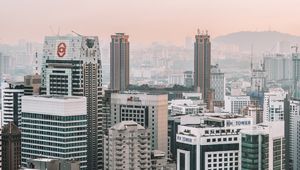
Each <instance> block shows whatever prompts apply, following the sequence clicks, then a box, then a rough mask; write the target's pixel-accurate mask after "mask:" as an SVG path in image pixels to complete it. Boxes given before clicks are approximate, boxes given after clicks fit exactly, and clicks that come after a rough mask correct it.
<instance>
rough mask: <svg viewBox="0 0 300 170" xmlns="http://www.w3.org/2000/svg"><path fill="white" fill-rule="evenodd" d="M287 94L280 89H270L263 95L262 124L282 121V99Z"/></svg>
mask: <svg viewBox="0 0 300 170" xmlns="http://www.w3.org/2000/svg"><path fill="white" fill-rule="evenodd" d="M286 95H287V93H286V92H285V91H284V90H283V89H281V88H277V89H270V92H268V93H265V96H264V109H263V116H264V122H272V121H283V120H284V99H285V97H286Z"/></svg>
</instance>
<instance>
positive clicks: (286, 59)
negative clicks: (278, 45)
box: [264, 54, 293, 82]
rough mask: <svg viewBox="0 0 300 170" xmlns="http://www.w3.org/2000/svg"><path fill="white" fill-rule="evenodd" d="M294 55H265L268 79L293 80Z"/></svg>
mask: <svg viewBox="0 0 300 170" xmlns="http://www.w3.org/2000/svg"><path fill="white" fill-rule="evenodd" d="M292 65H293V61H292V57H291V56H285V55H283V54H271V55H267V56H264V66H265V71H266V76H267V77H266V78H267V81H268V82H270V81H282V80H291V79H292V78H293V67H291V66H292Z"/></svg>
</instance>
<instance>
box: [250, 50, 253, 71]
mask: <svg viewBox="0 0 300 170" xmlns="http://www.w3.org/2000/svg"><path fill="white" fill-rule="evenodd" d="M252 58H253V44H251V56H250V59H251V63H250V68H251V71H252V70H253V62H252Z"/></svg>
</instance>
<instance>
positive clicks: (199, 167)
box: [176, 113, 252, 170]
mask: <svg viewBox="0 0 300 170" xmlns="http://www.w3.org/2000/svg"><path fill="white" fill-rule="evenodd" d="M190 117H191V118H190V119H189V120H191V119H193V121H194V123H190V122H188V123H184V122H181V125H179V126H178V133H177V135H176V142H177V169H178V170H213V169H221V170H225V169H227V170H228V169H238V167H239V161H240V154H239V143H240V140H239V131H240V130H241V129H245V128H249V127H250V126H252V119H251V118H245V117H242V116H232V115H229V114H228V115H226V114H214V113H209V115H206V116H198V117H195V116H190ZM196 119H198V120H196ZM197 121H198V122H197ZM196 122H197V123H196Z"/></svg>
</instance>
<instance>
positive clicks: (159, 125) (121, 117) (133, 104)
mask: <svg viewBox="0 0 300 170" xmlns="http://www.w3.org/2000/svg"><path fill="white" fill-rule="evenodd" d="M129 120H132V121H135V122H137V123H138V124H140V125H142V126H143V127H145V128H146V129H149V130H150V132H151V149H152V150H154V149H155V150H161V151H163V152H165V153H168V96H167V95H165V94H145V93H130V92H124V93H113V94H112V95H111V124H112V126H113V125H115V124H117V123H120V122H122V121H129Z"/></svg>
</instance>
